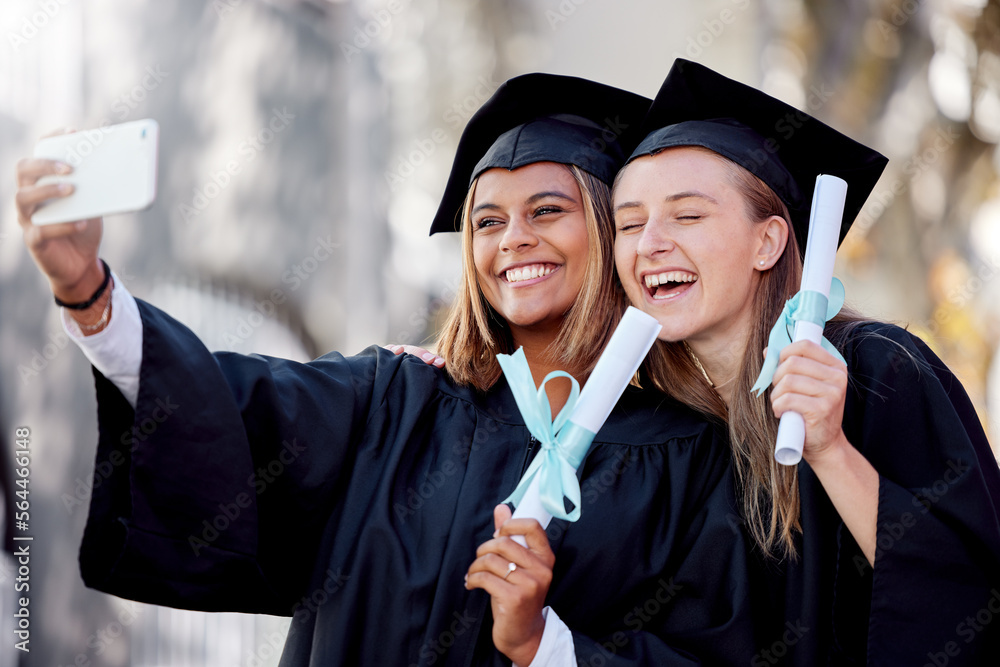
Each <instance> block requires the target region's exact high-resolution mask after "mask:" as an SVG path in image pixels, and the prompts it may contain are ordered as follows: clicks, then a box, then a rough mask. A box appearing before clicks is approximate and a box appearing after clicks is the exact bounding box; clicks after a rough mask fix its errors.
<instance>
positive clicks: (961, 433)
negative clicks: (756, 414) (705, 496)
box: [835, 325, 1000, 667]
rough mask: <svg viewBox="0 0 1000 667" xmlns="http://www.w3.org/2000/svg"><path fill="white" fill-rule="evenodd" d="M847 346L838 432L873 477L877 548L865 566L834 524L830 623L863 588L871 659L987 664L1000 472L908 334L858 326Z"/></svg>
mask: <svg viewBox="0 0 1000 667" xmlns="http://www.w3.org/2000/svg"><path fill="white" fill-rule="evenodd" d="M851 348H853V349H849V351H848V354H847V355H845V357H846V358H847V359H848V360H849V364H850V368H851V380H850V383H851V384H850V386H849V388H848V400H847V406H846V408H845V417H844V430H845V434H846V436H847V439H848V440H849V441H850V442H852V443H854V445H855V446H856V447H858V449H859V450H860V451H861V452H862V453H863V454H864V455H865V457H866V458H867V459H868V460H869V461H870V462H871V464H872V465H873V466H874V467H875V469H876V470H877V471H878V473H879V493H878V519H877V532H876V542H877V546H876V554H875V564H874V568H873V569H872V568H869V567H868V566H867V561H866V560H865V559H864V556H863V555H861V551H860V549H858V547H857V544H856V543H855V542H854V541H853V539H852V538H851V537H850V534H849V533H848V532H847V531H846V530H845V529H844V528H843V527H841V528H840V544H841V553H840V555H839V559H838V560H839V568H838V575H837V590H836V593H835V600H836V601H837V602H836V604H837V605H838V606H839V609H838V608H837V607H835V622H838V623H850V622H851V621H850V619H849V618H846V616H847V615H848V613H849V610H848V608H847V605H848V604H849V601H850V600H852V599H854V598H857V597H858V596H857V591H858V590H859V589H860V590H867V586H870V591H871V595H870V614H869V617H868V632H867V634H868V645H867V659H868V664H870V665H923V664H925V663H928V662H930V663H931V664H948V665H951V666H952V667H954V666H955V665H966V664H983V662H982V661H986V660H990V659H995V657H996V655H997V652H996V651H997V650H998V648H1000V646H998V641H997V637H998V635H1000V618H997V620H996V621H994V622H993V623H989V621H990V620H993V619H994V618H995V617H998V616H1000V593H998V589H1000V519H998V516H1000V513H998V500H1000V475H998V471H997V462H996V459H995V458H994V456H993V453H992V451H991V450H990V446H989V443H988V441H987V439H986V436H985V434H984V432H983V429H982V426H981V425H980V423H979V420H978V418H977V416H976V413H975V410H974V409H973V407H972V405H971V403H970V401H969V399H968V396H967V395H966V393H965V391H964V390H963V389H962V387H961V385H960V384H959V382H958V380H957V379H956V378H955V377H954V376H953V375H952V374H951V373H950V372H949V371H948V369H947V368H946V367H945V366H944V364H943V363H942V362H941V361H940V360H939V359H938V358H937V357H936V356H935V355H934V354H933V353H932V352H931V351H930V350H929V349H928V348H927V346H926V345H924V344H923V343H922V342H921V341H920V340H919V339H917V338H915V337H914V336H912V335H910V334H909V333H907V332H906V331H904V330H902V329H900V328H898V327H894V326H888V325H878V326H875V327H872V326H869V327H864V328H863V329H862V332H861V333H860V334H859V335H857V336H856V337H855V338H854V339H853V341H852V345H851ZM838 613H839V616H840V617H839V618H837V614H838ZM988 656H992V658H989V657H988ZM935 661H937V662H935ZM942 661H944V662H942ZM993 664H995V663H993Z"/></svg>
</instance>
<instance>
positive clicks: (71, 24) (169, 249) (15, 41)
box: [0, 0, 1000, 667]
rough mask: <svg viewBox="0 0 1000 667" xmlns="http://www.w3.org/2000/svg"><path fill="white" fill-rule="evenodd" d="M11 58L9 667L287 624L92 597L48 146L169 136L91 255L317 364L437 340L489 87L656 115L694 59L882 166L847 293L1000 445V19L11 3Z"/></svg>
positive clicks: (788, 0)
mask: <svg viewBox="0 0 1000 667" xmlns="http://www.w3.org/2000/svg"><path fill="white" fill-rule="evenodd" d="M0 38H2V39H0V201H2V203H3V206H2V209H0V434H2V436H0V443H2V446H0V479H2V480H3V482H4V484H5V486H6V492H7V494H8V496H7V503H6V505H3V501H2V500H0V506H4V507H5V510H4V512H5V513H6V515H7V516H8V520H7V521H4V520H3V518H0V526H3V527H4V531H5V534H6V537H7V541H6V545H7V547H8V549H9V548H10V546H11V545H12V542H11V541H10V539H9V538H10V536H11V534H12V533H13V532H14V531H13V527H12V526H11V525H10V522H9V512H10V509H11V507H10V500H11V497H12V496H11V494H12V493H13V492H14V491H15V490H16V489H17V488H18V487H14V486H13V485H12V481H13V475H12V472H11V470H12V467H13V465H12V464H13V448H14V443H13V441H14V433H15V428H17V427H27V428H29V429H30V440H31V451H32V453H31V455H30V456H31V476H30V491H31V495H30V499H31V524H30V525H31V527H30V533H31V534H32V535H33V536H34V538H35V539H34V541H33V542H32V547H31V549H32V554H33V555H32V560H31V574H30V577H31V578H30V587H31V588H30V598H31V607H30V610H31V622H32V624H31V632H32V634H31V643H30V648H31V652H30V653H23V652H20V651H16V650H14V648H13V644H14V639H13V637H14V635H13V627H12V615H11V610H12V609H13V605H14V597H15V593H14V583H15V578H16V577H17V573H16V568H15V565H14V562H13V561H12V559H11V558H10V557H9V556H8V555H6V554H4V555H0V667H7V666H10V665H45V666H46V667H51V666H62V665H75V666H86V665H136V666H142V667H146V666H174V665H176V666H181V665H183V666H187V667H192V666H199V665H206V666H208V665H211V666H213V667H218V666H224V667H229V666H233V667H235V666H247V667H256V666H258V665H274V664H276V663H277V655H278V652H279V648H280V646H281V643H282V640H283V636H284V632H285V629H286V627H287V623H286V621H285V620H284V619H279V618H273V617H263V616H261V617H254V616H247V615H240V614H215V615H206V614H197V613H192V612H181V611H177V610H169V609H161V608H156V607H150V606H146V605H138V604H135V603H130V602H125V601H122V600H118V599H116V598H112V597H110V596H106V595H104V594H101V593H97V592H94V591H91V590H88V589H86V588H84V587H83V585H82V583H81V581H80V577H79V572H78V569H77V564H76V552H77V546H78V543H79V539H80V536H81V534H82V530H83V526H84V522H85V519H86V511H87V509H86V508H87V501H88V500H89V496H90V491H91V488H92V485H93V484H94V483H100V480H101V479H102V477H101V474H100V472H98V475H97V477H96V478H95V477H94V472H95V462H94V460H93V451H94V442H95V440H96V423H95V415H94V397H93V389H92V378H91V374H90V369H89V367H88V365H87V363H86V361H85V360H84V358H83V356H82V355H81V354H80V353H79V352H77V351H76V350H75V349H74V347H73V345H72V344H68V341H67V339H66V338H65V336H64V334H63V333H62V329H61V325H60V323H59V319H58V312H57V309H56V308H55V306H53V305H52V303H51V299H50V296H49V292H48V290H47V284H46V282H45V281H44V279H43V278H42V276H41V275H40V273H39V272H38V271H37V270H36V269H35V267H34V265H33V264H32V262H31V260H30V259H29V257H28V254H27V252H26V251H25V249H24V246H23V243H22V242H21V232H20V229H19V227H18V225H17V221H16V218H15V213H14V206H13V194H14V190H15V186H14V167H15V164H16V162H17V160H18V159H19V158H21V157H24V156H27V155H30V153H31V151H32V146H33V144H34V142H35V140H36V139H37V138H38V137H39V136H41V135H42V134H45V133H47V132H49V131H51V130H52V129H54V128H57V127H62V126H67V125H68V126H73V127H76V128H79V129H86V128H92V127H97V126H99V125H101V124H102V123H117V122H123V121H127V120H137V119H141V118H147V117H152V118H156V119H157V120H158V121H159V123H160V128H161V145H160V159H159V169H160V173H159V195H158V200H157V202H156V204H155V205H154V206H153V207H152V208H151V209H150V210H148V211H145V212H142V213H139V214H135V215H125V216H118V217H115V218H111V219H109V220H107V222H106V227H105V241H104V247H103V251H102V254H103V256H104V257H105V258H106V259H107V261H108V262H109V263H110V264H111V266H112V267H114V268H115V270H116V271H117V273H118V275H119V276H120V277H121V279H122V280H123V281H124V282H125V284H126V285H127V286H128V287H129V289H130V290H131V291H132V292H133V293H134V294H135V295H137V296H139V297H141V298H145V299H147V300H149V301H151V302H153V303H155V304H157V305H159V306H161V307H163V308H165V309H166V310H167V311H168V312H170V313H172V314H174V315H175V316H177V317H178V318H179V319H181V320H182V321H184V322H186V323H188V324H189V325H190V326H191V327H192V328H194V329H195V331H196V332H197V333H198V334H199V335H200V336H202V338H203V340H205V341H206V342H207V343H208V344H209V346H210V347H212V348H216V349H231V350H237V351H257V352H264V353H269V354H278V355H284V356H288V357H293V358H299V359H307V358H311V357H313V356H315V355H318V354H320V353H322V352H325V351H327V350H330V349H337V350H341V351H344V352H347V353H352V352H357V351H359V350H361V349H362V348H363V347H365V346H367V345H369V344H372V343H379V344H381V343H388V342H396V343H404V342H409V343H421V342H426V341H429V340H432V339H433V335H434V329H435V325H436V323H437V322H438V321H439V319H440V314H441V308H442V306H444V305H446V304H448V303H449V302H450V300H451V298H452V295H453V292H454V289H455V287H456V285H457V278H458V275H459V252H458V243H457V239H455V238H449V237H447V236H442V235H439V236H437V237H435V238H428V237H427V228H428V226H429V223H430V220H431V217H432V214H433V212H434V210H435V207H436V204H437V201H438V198H439V197H440V195H441V192H442V190H443V187H444V182H445V178H446V175H447V170H448V167H449V165H450V161H451V159H452V157H453V155H454V150H455V145H456V141H457V138H458V136H459V133H460V132H461V130H462V128H463V127H464V125H465V123H466V121H467V120H468V118H469V117H470V116H471V114H472V113H473V112H474V111H475V109H476V108H478V106H479V105H480V104H481V103H482V102H483V101H485V100H486V99H487V98H488V97H489V95H491V94H492V93H493V91H494V90H495V89H496V87H497V86H498V85H499V83H500V82H502V81H503V80H505V79H506V78H509V77H510V76H514V75H517V74H521V73H524V72H529V71H549V72H556V73H562V74H573V75H578V76H584V77H588V78H593V79H597V80H600V81H604V82H607V83H610V84H613V85H617V86H620V87H624V88H628V89H631V90H634V91H636V92H639V93H643V94H646V95H649V96H652V95H653V94H655V92H656V90H657V89H658V87H659V85H660V83H661V81H662V79H663V77H664V75H665V74H666V72H667V70H668V69H669V67H670V64H671V62H672V61H673V59H674V58H675V57H678V56H681V57H686V58H689V59H692V60H697V61H700V62H702V63H705V64H706V65H708V66H710V67H712V68H715V69H717V70H720V71H721V72H723V73H725V74H727V75H728V76H731V77H733V78H736V79H739V80H741V81H744V82H746V83H749V84H752V85H756V86H759V87H762V88H763V89H764V90H766V91H768V92H770V93H772V94H774V95H776V96H778V97H781V98H783V99H785V100H786V101H788V102H790V103H792V104H794V105H796V106H798V107H799V108H801V109H803V110H806V111H808V112H809V113H811V114H813V115H815V116H818V117H819V118H821V119H823V120H824V121H826V122H828V123H829V124H831V125H833V126H835V127H837V128H839V129H841V130H843V131H845V132H846V133H847V134H849V135H851V136H853V137H855V138H857V139H859V140H861V141H863V142H865V143H868V144H870V145H872V146H875V147H876V148H878V149H879V150H880V151H882V152H883V153H884V154H886V155H887V156H888V157H889V158H890V159H891V162H890V166H889V168H888V170H887V172H886V173H885V175H884V176H883V177H882V180H881V182H880V184H879V186H878V188H877V190H876V192H875V194H874V195H873V196H872V197H871V199H870V200H869V202H868V205H867V206H866V208H865V209H864V211H863V212H862V214H861V216H860V217H859V219H858V221H857V222H856V224H855V226H854V229H853V230H852V232H851V233H850V235H849V236H848V237H847V240H846V241H845V243H844V245H843V247H842V249H841V251H840V254H839V263H838V268H837V274H838V275H839V276H840V277H841V278H842V279H843V280H844V282H845V284H846V285H847V293H848V299H849V301H851V302H852V303H853V304H854V305H855V306H857V307H859V308H860V309H861V310H862V311H864V312H866V313H868V314H870V315H873V316H875V317H879V318H882V319H887V320H891V321H894V322H897V323H900V324H904V325H908V326H909V327H910V328H911V330H913V331H915V332H917V333H918V334H920V335H921V336H923V337H924V338H925V339H926V340H927V341H928V342H929V343H930V344H931V346H932V347H933V348H934V349H935V350H937V351H938V352H939V354H941V356H943V357H944V358H945V360H946V361H947V362H948V363H949V364H950V366H951V367H952V368H953V369H954V370H955V372H956V373H957V374H958V375H959V377H960V378H961V380H962V382H963V383H964V385H965V387H966V388H967V389H968V391H969V393H970V394H971V396H972V398H973V400H974V402H975V404H976V406H977V408H978V410H979V413H980V416H981V418H982V420H983V423H984V425H985V426H986V427H987V428H988V429H989V432H990V433H991V438H992V442H993V445H994V447H995V448H996V447H997V445H998V443H1000V361H998V359H1000V349H998V348H1000V280H998V277H1000V179H998V172H1000V149H998V146H997V142H998V140H1000V0H925V1H924V2H917V0H767V1H763V2H760V1H751V0H710V1H708V2H699V3H692V2H674V1H671V2H665V1H663V0H489V1H486V0H480V1H478V2H477V1H475V0H419V2H418V1H416V0H341V1H335V0H270V1H267V0H210V1H209V0H205V1H202V0H129V1H128V2H125V1H119V2H115V1H113V0H87V1H86V2H84V1H83V0H5V2H4V3H3V4H2V5H0ZM233 164H235V165H236V166H235V168H232V165H233ZM227 168H228V169H227Z"/></svg>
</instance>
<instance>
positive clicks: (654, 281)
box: [646, 271, 698, 288]
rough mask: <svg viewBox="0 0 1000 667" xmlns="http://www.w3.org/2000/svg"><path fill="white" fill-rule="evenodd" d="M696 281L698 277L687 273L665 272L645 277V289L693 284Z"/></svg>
mask: <svg viewBox="0 0 1000 667" xmlns="http://www.w3.org/2000/svg"><path fill="white" fill-rule="evenodd" d="M696 280H698V276H696V275H695V274H693V273H688V272H687V271H667V272H666V273H658V274H656V275H648V276H646V287H650V288H652V287H657V286H658V285H663V284H664V283H693V282H694V281H696Z"/></svg>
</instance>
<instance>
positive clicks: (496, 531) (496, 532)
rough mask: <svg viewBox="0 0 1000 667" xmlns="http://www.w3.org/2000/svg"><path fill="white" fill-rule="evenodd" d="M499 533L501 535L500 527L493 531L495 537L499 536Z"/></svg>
mask: <svg viewBox="0 0 1000 667" xmlns="http://www.w3.org/2000/svg"><path fill="white" fill-rule="evenodd" d="M499 535H500V529H499V528H498V529H496V530H494V531H493V537H498V536H499Z"/></svg>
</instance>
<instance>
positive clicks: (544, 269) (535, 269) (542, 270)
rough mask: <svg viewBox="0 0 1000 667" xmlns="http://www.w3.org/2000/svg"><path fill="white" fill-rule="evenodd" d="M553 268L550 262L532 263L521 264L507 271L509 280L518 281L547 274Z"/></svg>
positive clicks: (511, 281)
mask: <svg viewBox="0 0 1000 667" xmlns="http://www.w3.org/2000/svg"><path fill="white" fill-rule="evenodd" d="M552 271H553V268H552V267H551V266H550V265H548V264H532V265H531V266H521V267H518V268H516V269H509V270H508V271H507V282H509V283H517V282H522V281H524V280H531V279H532V278H539V277H541V276H547V275H549V274H550V273H552Z"/></svg>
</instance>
